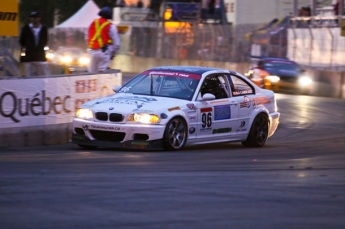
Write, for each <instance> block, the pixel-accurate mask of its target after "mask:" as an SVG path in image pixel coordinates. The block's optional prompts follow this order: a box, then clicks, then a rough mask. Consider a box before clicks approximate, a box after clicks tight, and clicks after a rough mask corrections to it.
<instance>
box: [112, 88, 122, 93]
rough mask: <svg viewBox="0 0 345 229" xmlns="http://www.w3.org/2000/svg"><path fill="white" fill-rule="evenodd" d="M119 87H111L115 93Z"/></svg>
mask: <svg viewBox="0 0 345 229" xmlns="http://www.w3.org/2000/svg"><path fill="white" fill-rule="evenodd" d="M120 88H121V86H115V87H113V91H114V92H115V93H116V92H118V91H119V90H120Z"/></svg>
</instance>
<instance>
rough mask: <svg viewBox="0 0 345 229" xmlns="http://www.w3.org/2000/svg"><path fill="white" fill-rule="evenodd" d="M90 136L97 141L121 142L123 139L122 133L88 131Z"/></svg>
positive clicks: (123, 134)
mask: <svg viewBox="0 0 345 229" xmlns="http://www.w3.org/2000/svg"><path fill="white" fill-rule="evenodd" d="M90 133H91V135H92V136H93V137H94V138H95V139H96V140H98V141H107V142H121V141H123V139H124V138H125V135H126V133H124V132H111V131H102V130H90Z"/></svg>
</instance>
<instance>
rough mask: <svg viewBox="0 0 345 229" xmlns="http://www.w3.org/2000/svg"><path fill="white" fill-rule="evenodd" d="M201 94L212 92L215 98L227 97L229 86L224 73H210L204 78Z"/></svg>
mask: <svg viewBox="0 0 345 229" xmlns="http://www.w3.org/2000/svg"><path fill="white" fill-rule="evenodd" d="M200 93H201V96H203V95H204V94H206V93H210V94H213V95H214V96H215V97H216V99H224V98H228V97H229V88H228V84H227V81H226V77H225V76H224V75H211V76H208V77H206V78H205V80H204V82H203V83H202V86H201V89H200Z"/></svg>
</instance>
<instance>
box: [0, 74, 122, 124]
mask: <svg viewBox="0 0 345 229" xmlns="http://www.w3.org/2000/svg"><path fill="white" fill-rule="evenodd" d="M121 83H122V77H121V73H111V74H99V75H82V76H67V77H54V78H53V77H52V78H32V79H30V78H28V79H13V80H1V83H0V129H1V128H11V127H26V126H39V125H51V124H61V123H69V122H71V121H72V120H73V117H74V114H75V111H76V109H77V108H78V107H79V106H80V105H81V104H82V103H84V102H86V101H88V100H91V99H95V98H99V97H102V96H106V95H110V94H113V93H114V92H113V91H112V88H113V87H114V86H121Z"/></svg>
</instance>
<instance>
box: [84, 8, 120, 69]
mask: <svg viewBox="0 0 345 229" xmlns="http://www.w3.org/2000/svg"><path fill="white" fill-rule="evenodd" d="M98 15H99V16H100V17H99V18H97V19H95V20H94V21H93V22H92V23H91V25H90V26H89V29H88V31H87V46H88V53H89V54H90V64H89V67H88V71H89V72H104V71H105V70H106V69H107V68H108V67H109V64H110V61H111V60H112V59H113V58H114V56H115V54H116V52H117V51H118V49H119V47H120V38H119V34H118V32H117V28H116V27H115V25H113V24H112V23H111V22H110V21H109V20H111V18H112V13H111V9H110V8H109V7H103V8H102V9H101V11H99V13H98Z"/></svg>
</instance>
